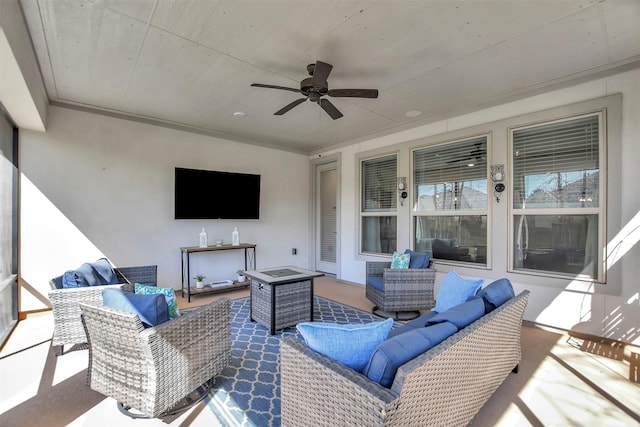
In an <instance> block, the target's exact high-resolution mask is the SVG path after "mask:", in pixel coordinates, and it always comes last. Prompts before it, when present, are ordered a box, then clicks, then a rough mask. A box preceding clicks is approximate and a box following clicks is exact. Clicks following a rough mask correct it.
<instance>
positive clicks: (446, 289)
mask: <svg viewBox="0 0 640 427" xmlns="http://www.w3.org/2000/svg"><path fill="white" fill-rule="evenodd" d="M482 282H484V280H482V279H463V278H462V277H460V276H458V273H456V272H455V271H450V272H449V273H447V275H446V276H444V279H442V283H441V284H440V289H439V290H438V295H437V296H436V306H435V307H434V308H433V311H435V312H437V313H442V312H443V311H447V310H448V309H450V308H451V307H453V306H456V305H458V304H462V303H463V302H465V301H466V300H467V298H469V297H470V296H472V295H475V294H476V293H477V292H478V291H479V290H480V288H481V287H482Z"/></svg>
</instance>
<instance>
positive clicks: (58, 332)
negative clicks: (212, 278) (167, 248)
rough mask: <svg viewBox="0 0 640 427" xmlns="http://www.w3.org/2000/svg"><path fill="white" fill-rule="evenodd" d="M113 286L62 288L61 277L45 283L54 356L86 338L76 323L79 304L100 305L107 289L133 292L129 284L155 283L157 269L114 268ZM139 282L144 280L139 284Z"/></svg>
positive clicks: (78, 322)
mask: <svg viewBox="0 0 640 427" xmlns="http://www.w3.org/2000/svg"><path fill="white" fill-rule="evenodd" d="M115 271H116V275H117V276H118V280H119V281H120V282H122V283H120V284H117V285H105V286H89V287H84V288H69V289H63V288H62V276H58V277H54V278H53V279H51V280H50V281H49V284H50V285H51V291H49V302H50V303H51V309H52V311H53V346H54V349H55V351H56V354H60V353H61V349H62V346H65V345H74V344H84V343H86V342H87V336H86V334H85V332H84V328H83V326H82V321H81V320H80V306H79V305H78V304H79V303H81V302H83V303H86V304H93V305H101V304H102V291H103V290H104V289H108V288H115V289H123V290H125V291H129V292H133V284H134V283H136V282H138V283H152V284H155V283H156V282H157V279H156V272H157V266H155V265H143V266H135V267H122V268H116V269H115ZM142 280H144V281H143V282H142Z"/></svg>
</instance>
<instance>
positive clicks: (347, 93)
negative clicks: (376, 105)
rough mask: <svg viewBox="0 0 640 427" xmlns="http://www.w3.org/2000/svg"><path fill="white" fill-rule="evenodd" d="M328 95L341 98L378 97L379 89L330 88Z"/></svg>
mask: <svg viewBox="0 0 640 427" xmlns="http://www.w3.org/2000/svg"><path fill="white" fill-rule="evenodd" d="M327 95H329V96H334V97H340V98H377V97H378V89H330V90H329V92H328V93H327Z"/></svg>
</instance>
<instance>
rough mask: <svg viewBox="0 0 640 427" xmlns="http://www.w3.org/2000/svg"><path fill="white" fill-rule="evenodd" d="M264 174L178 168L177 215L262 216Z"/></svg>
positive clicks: (180, 216)
mask: <svg viewBox="0 0 640 427" xmlns="http://www.w3.org/2000/svg"><path fill="white" fill-rule="evenodd" d="M259 217H260V175H253V174H246V173H234V172H218V171H208V170H198V169H186V168H176V179H175V219H258V218H259Z"/></svg>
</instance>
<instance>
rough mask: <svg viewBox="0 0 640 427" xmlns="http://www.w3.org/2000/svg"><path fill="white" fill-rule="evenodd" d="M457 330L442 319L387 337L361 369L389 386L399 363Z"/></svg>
mask: <svg viewBox="0 0 640 427" xmlns="http://www.w3.org/2000/svg"><path fill="white" fill-rule="evenodd" d="M456 332H458V329H457V328H456V327H455V326H454V325H452V324H451V323H448V322H445V323H439V324H437V325H433V326H429V327H428V328H417V329H414V330H412V331H408V332H405V333H403V334H400V335H396V336H394V337H393V338H389V339H388V340H386V341H384V342H383V343H381V344H380V345H379V346H378V347H377V348H376V349H375V351H374V352H373V354H372V355H371V359H370V360H369V363H368V364H367V366H366V367H365V368H364V371H363V372H362V373H363V374H364V375H366V376H367V377H368V378H369V379H370V380H372V381H375V382H377V383H379V384H380V385H382V386H384V387H391V385H392V384H393V379H394V378H395V376H396V371H397V370H398V368H399V367H400V366H402V365H404V364H405V363H407V362H408V361H409V360H411V359H413V358H414V357H416V356H418V355H420V354H422V353H424V352H425V351H427V350H429V349H430V348H431V347H433V346H435V345H436V344H438V343H440V342H441V341H443V340H444V339H445V338H447V337H449V336H451V335H453V334H455V333H456Z"/></svg>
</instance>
